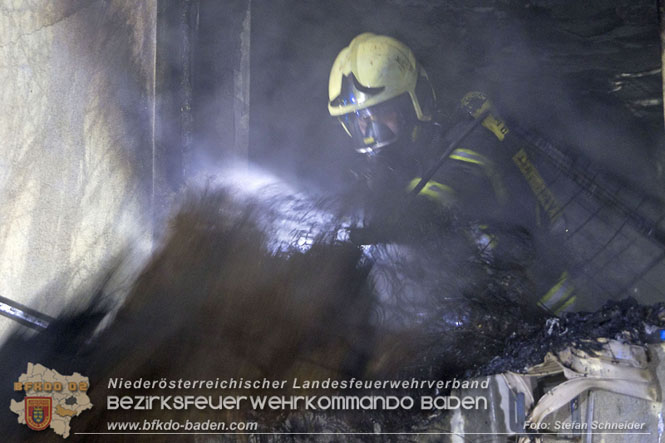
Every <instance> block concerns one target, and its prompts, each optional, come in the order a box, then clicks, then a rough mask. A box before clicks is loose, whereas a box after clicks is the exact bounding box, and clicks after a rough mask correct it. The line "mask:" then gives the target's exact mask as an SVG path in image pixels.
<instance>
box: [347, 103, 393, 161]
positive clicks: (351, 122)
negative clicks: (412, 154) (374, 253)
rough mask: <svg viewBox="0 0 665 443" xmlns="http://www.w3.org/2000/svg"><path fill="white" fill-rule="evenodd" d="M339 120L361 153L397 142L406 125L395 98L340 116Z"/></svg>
mask: <svg viewBox="0 0 665 443" xmlns="http://www.w3.org/2000/svg"><path fill="white" fill-rule="evenodd" d="M339 121H340V123H341V124H342V126H344V129H346V131H347V132H348V133H349V134H350V135H351V138H352V139H353V141H354V143H355V145H356V150H357V151H358V152H361V153H371V152H374V151H376V150H378V149H380V148H382V147H384V146H386V145H389V144H391V143H393V142H395V141H396V140H397V139H398V137H399V136H400V133H401V131H402V127H403V126H404V125H403V118H402V115H401V112H400V110H399V108H397V107H395V106H394V101H393V100H391V101H388V102H386V103H382V104H380V105H376V106H372V107H369V108H365V109H359V110H358V111H355V112H349V113H348V114H344V115H342V116H340V117H339Z"/></svg>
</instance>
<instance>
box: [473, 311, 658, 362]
mask: <svg viewBox="0 0 665 443" xmlns="http://www.w3.org/2000/svg"><path fill="white" fill-rule="evenodd" d="M663 328H665V304H663V303H658V304H655V305H653V306H643V305H639V304H638V303H637V301H635V299H633V298H626V299H623V300H620V301H609V302H607V303H606V304H605V305H604V306H603V307H602V308H601V309H599V310H598V311H595V312H567V313H564V314H563V315H561V316H560V317H558V318H549V319H547V321H546V322H545V323H544V324H543V325H542V327H540V328H534V329H533V330H532V331H531V333H530V334H528V335H520V336H519V337H517V336H511V337H509V338H508V339H507V340H506V341H505V348H504V352H503V355H501V356H497V357H495V358H494V359H492V360H491V361H490V362H489V363H488V364H487V365H484V366H483V367H482V368H480V369H479V370H478V371H477V372H476V375H489V374H498V373H501V372H506V371H513V372H524V370H525V369H526V368H528V367H530V366H533V365H537V364H539V363H542V362H543V358H544V357H545V354H547V353H548V352H552V353H556V352H559V351H561V350H563V349H565V348H567V347H575V348H577V349H581V350H583V351H586V352H593V351H598V350H600V349H601V347H602V345H603V344H604V342H605V341H606V340H607V339H613V340H618V341H620V342H622V343H628V344H636V345H644V344H646V343H649V342H654V341H658V340H660V333H661V331H662V330H663Z"/></svg>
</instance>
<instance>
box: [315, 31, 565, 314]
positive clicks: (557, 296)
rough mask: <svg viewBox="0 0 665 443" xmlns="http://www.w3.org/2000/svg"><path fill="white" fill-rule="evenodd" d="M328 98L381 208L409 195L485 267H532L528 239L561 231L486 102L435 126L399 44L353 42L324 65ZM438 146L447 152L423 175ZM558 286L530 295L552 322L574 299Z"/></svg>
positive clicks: (430, 105)
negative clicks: (448, 224)
mask: <svg viewBox="0 0 665 443" xmlns="http://www.w3.org/2000/svg"><path fill="white" fill-rule="evenodd" d="M328 92H329V102H328V111H329V113H330V115H331V116H333V117H336V118H337V119H338V120H339V122H340V123H341V126H342V127H343V128H344V130H345V131H346V133H347V134H348V135H349V136H350V138H351V142H352V144H353V146H354V148H355V150H356V151H357V152H358V153H359V154H361V156H362V157H363V159H364V161H365V162H366V167H363V168H361V169H360V170H358V171H356V172H355V175H356V176H357V177H359V178H361V179H362V180H361V181H362V182H363V183H366V184H367V186H368V187H369V188H370V189H369V190H370V191H371V192H370V194H371V195H373V197H372V198H373V199H374V200H375V201H379V202H380V204H379V205H380V206H381V207H383V208H386V207H387V208H390V209H389V211H392V210H394V208H395V205H394V204H392V205H391V204H389V203H388V204H387V203H386V201H385V200H391V199H392V200H394V199H395V198H396V197H395V196H396V195H398V196H399V197H397V198H399V199H400V200H404V196H405V194H407V193H408V192H409V191H413V190H414V189H415V188H416V187H418V188H419V192H418V197H419V198H418V199H417V200H427V201H429V202H430V205H433V206H437V207H438V208H441V209H443V211H442V212H441V213H442V214H455V216H456V217H459V218H461V219H463V220H465V221H466V222H467V224H466V226H467V227H466V229H465V231H466V235H468V236H469V237H470V238H471V239H472V240H473V242H474V243H475V244H476V245H477V248H478V250H479V252H480V255H481V256H482V257H484V259H486V260H488V261H493V262H494V264H496V263H497V262H502V263H503V264H506V263H508V264H515V263H519V262H524V261H529V260H531V258H532V255H533V250H534V247H533V244H532V243H533V239H532V238H531V233H532V232H535V231H537V230H541V231H549V232H552V231H556V230H557V229H558V230H561V229H562V228H561V225H562V220H563V217H562V214H561V213H562V210H561V207H560V205H559V204H558V203H557V201H556V199H555V198H554V197H553V195H552V194H551V192H550V191H549V189H547V187H546V186H545V185H544V182H543V180H542V178H541V177H540V176H539V174H538V172H537V170H536V168H535V167H534V165H533V164H532V163H531V162H530V160H529V158H528V154H527V153H526V152H525V151H524V149H523V148H520V145H519V143H517V144H516V143H515V140H513V139H512V138H511V135H510V129H509V128H508V126H507V125H506V123H505V122H504V121H503V120H502V119H501V118H500V117H499V116H498V114H497V113H496V111H495V109H494V108H493V106H492V104H491V102H490V101H489V100H488V99H487V97H486V96H485V94H483V93H480V92H470V93H467V94H466V95H464V96H463V97H462V98H461V101H460V105H459V109H457V110H456V112H455V113H453V117H452V118H449V119H448V121H445V122H444V120H443V119H442V118H441V117H440V116H441V115H442V114H441V113H438V112H437V109H436V94H435V92H434V90H433V87H432V85H431V82H430V80H429V77H428V75H427V72H426V71H425V69H424V68H423V67H422V66H421V65H420V64H419V63H418V61H417V60H416V58H415V56H414V54H413V52H412V51H411V50H410V49H409V48H408V47H407V46H406V45H405V44H403V43H402V42H400V41H398V40H396V39H394V38H391V37H388V36H382V35H376V34H372V33H363V34H360V35H358V36H357V37H355V38H354V39H353V40H352V41H351V42H350V43H349V45H348V46H347V47H345V48H344V49H342V51H341V52H340V53H339V54H338V55H337V57H336V59H335V61H334V63H333V66H332V69H331V72H330V78H329V88H328ZM474 119H476V120H474ZM474 123H476V124H475V125H474ZM472 126H473V129H469V128H470V127H472ZM443 129H446V131H445V135H443V133H444V131H443ZM467 133H468V135H465V134H467ZM453 140H456V141H457V142H458V143H455V142H453ZM446 146H450V148H451V149H452V150H450V152H449V155H448V156H447V158H446V159H445V161H444V162H443V163H442V164H441V166H440V167H439V168H438V169H436V171H434V173H433V174H432V172H433V171H432V165H433V164H436V163H437V160H438V158H437V156H438V155H439V154H440V153H441V152H442V151H443V148H444V147H446ZM453 148H454V149H453ZM428 173H430V175H431V177H429V176H427V175H428ZM423 177H425V179H423ZM376 195H380V196H382V197H384V198H383V199H381V198H377V197H374V196H376ZM380 218H381V217H380ZM383 218H385V217H383ZM548 267H549V268H550V269H548V272H551V266H548ZM557 276H559V277H558V278H555V279H553V278H551V277H550V278H549V280H554V284H553V286H552V288H551V289H550V290H547V289H546V288H547V287H549V284H548V286H547V287H545V288H542V287H541V288H539V289H538V291H540V294H541V295H542V298H541V299H540V300H539V303H541V304H542V305H543V306H544V307H546V308H548V309H550V310H552V311H554V312H561V311H562V310H565V309H568V308H570V307H571V305H572V304H573V303H574V301H575V298H574V295H573V294H572V289H571V288H572V286H571V283H570V279H569V276H568V274H567V273H565V272H563V273H560V274H559V273H557ZM545 280H547V279H545ZM550 284H551V283H550ZM543 294H544V295H543Z"/></svg>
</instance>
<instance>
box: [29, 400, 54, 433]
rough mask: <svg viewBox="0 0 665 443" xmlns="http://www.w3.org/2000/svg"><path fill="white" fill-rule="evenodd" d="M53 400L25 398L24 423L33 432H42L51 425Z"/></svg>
mask: <svg viewBox="0 0 665 443" xmlns="http://www.w3.org/2000/svg"><path fill="white" fill-rule="evenodd" d="M52 402H53V399H52V398H51V397H25V423H26V424H27V425H28V427H29V428H30V429H32V430H33V431H43V430H44V429H47V428H48V425H49V424H51V417H52V414H51V413H52V407H53V403H52Z"/></svg>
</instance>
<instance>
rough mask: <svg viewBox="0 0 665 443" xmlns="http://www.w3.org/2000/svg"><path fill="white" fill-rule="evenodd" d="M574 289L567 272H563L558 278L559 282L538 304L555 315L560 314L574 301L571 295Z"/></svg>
mask: <svg viewBox="0 0 665 443" xmlns="http://www.w3.org/2000/svg"><path fill="white" fill-rule="evenodd" d="M574 289H575V287H574V286H573V283H572V282H571V281H570V279H569V278H568V272H567V271H564V272H563V273H562V274H561V277H559V281H558V282H557V283H556V284H555V285H554V286H552V289H550V290H549V291H547V294H545V295H544V296H543V297H542V298H541V299H540V300H539V303H540V304H542V305H543V306H545V307H547V308H548V309H551V310H553V311H555V313H556V312H560V311H562V310H563V309H565V308H567V307H568V306H570V305H571V304H572V303H573V302H574V301H575V296H573V295H572V294H573V291H574ZM557 307H558V308H557ZM555 308H556V309H555Z"/></svg>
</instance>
